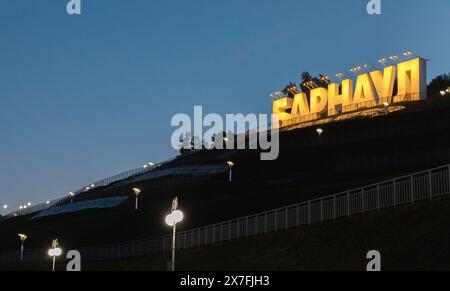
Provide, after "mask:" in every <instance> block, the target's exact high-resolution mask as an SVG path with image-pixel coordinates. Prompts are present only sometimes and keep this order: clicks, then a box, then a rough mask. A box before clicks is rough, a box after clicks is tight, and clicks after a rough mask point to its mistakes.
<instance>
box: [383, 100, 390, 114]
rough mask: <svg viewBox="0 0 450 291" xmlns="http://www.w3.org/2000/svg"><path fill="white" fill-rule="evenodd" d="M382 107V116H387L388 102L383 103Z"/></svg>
mask: <svg viewBox="0 0 450 291" xmlns="http://www.w3.org/2000/svg"><path fill="white" fill-rule="evenodd" d="M383 106H384V114H385V115H388V114H389V103H388V102H384V103H383Z"/></svg>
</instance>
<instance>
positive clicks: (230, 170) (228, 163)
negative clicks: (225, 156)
mask: <svg viewBox="0 0 450 291" xmlns="http://www.w3.org/2000/svg"><path fill="white" fill-rule="evenodd" d="M227 165H228V169H229V171H228V178H229V181H230V183H231V181H232V180H233V167H234V162H232V161H228V162H227Z"/></svg>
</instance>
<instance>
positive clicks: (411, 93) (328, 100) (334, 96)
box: [273, 58, 427, 127]
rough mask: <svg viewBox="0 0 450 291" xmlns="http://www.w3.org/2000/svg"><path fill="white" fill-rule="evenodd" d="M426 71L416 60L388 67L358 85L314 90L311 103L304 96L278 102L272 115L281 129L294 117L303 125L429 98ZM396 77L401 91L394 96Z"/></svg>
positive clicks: (367, 75) (350, 82)
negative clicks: (349, 113)
mask: <svg viewBox="0 0 450 291" xmlns="http://www.w3.org/2000/svg"><path fill="white" fill-rule="evenodd" d="M426 71H427V64H426V61H425V60H424V59H422V58H415V59H412V60H409V61H405V62H402V63H399V64H398V65H397V66H390V67H386V68H384V71H383V72H382V71H378V70H376V71H373V72H370V73H365V74H362V75H359V76H358V77H357V80H356V85H354V84H353V83H354V82H353V80H351V79H347V80H343V81H342V83H341V84H336V83H332V84H329V85H328V89H325V88H315V89H312V90H311V92H310V101H309V104H308V98H307V96H306V94H304V93H299V94H296V95H295V96H294V98H289V97H286V98H281V99H278V100H275V101H274V102H273V114H274V115H276V116H277V118H278V123H277V124H276V125H275V124H274V125H275V126H276V127H281V126H283V122H284V121H287V120H291V119H293V118H298V120H299V121H298V123H301V122H307V121H313V120H316V119H320V118H324V117H327V116H334V115H338V114H342V113H347V112H352V111H358V110H361V109H366V108H371V107H375V106H379V105H383V104H385V103H389V104H391V103H399V102H405V101H418V100H424V99H426V98H427V83H426ZM396 78H397V88H398V90H397V91H398V92H397V95H396V96H393V95H394V85H395V81H396Z"/></svg>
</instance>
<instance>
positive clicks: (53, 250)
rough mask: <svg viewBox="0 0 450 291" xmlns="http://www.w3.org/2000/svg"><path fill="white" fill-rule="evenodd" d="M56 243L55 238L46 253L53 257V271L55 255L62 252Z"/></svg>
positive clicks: (53, 269) (59, 254) (57, 255)
mask: <svg viewBox="0 0 450 291" xmlns="http://www.w3.org/2000/svg"><path fill="white" fill-rule="evenodd" d="M58 245H59V243H58V240H57V239H55V240H53V242H52V247H51V249H49V250H48V255H49V256H50V257H52V258H53V268H52V271H53V272H54V271H55V265H56V257H59V256H61V254H62V250H61V249H60V248H59V246H58Z"/></svg>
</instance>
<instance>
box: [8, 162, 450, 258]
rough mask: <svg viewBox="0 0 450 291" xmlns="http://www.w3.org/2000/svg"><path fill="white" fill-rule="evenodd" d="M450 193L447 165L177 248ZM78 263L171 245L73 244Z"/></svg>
mask: <svg viewBox="0 0 450 291" xmlns="http://www.w3.org/2000/svg"><path fill="white" fill-rule="evenodd" d="M449 194H450V165H446V166H443V167H439V168H435V169H431V170H427V171H424V172H419V173H415V174H411V175H407V176H403V177H398V178H395V179H391V180H387V181H384V182H381V183H377V184H372V185H368V186H365V187H361V188H357V189H353V190H350V191H346V192H342V193H338V194H335V195H331V196H327V197H323V198H320V199H315V200H311V201H307V202H302V203H298V204H294V205H289V206H286V207H282V208H279V209H274V210H270V211H266V212H262V213H258V214H255V215H250V216H247V217H242V218H238V219H234V220H230V221H226V222H222V223H218V224H214V225H209V226H204V227H200V228H196V229H192V230H188V231H183V232H180V233H178V234H177V241H176V245H177V249H179V250H180V249H189V248H195V247H200V246H207V245H211V244H216V243H221V242H226V241H232V240H239V239H243V238H247V237H250V236H256V235H260V234H266V233H269V232H276V231H285V230H289V229H292V228H299V227H302V226H307V225H311V224H318V223H323V222H326V221H331V220H335V219H339V218H344V217H350V216H353V215H361V214H364V213H367V212H374V211H379V210H381V209H385V208H393V207H399V206H402V205H408V204H414V203H416V202H418V201H423V200H432V199H434V198H437V197H441V196H444V195H449ZM74 249H76V250H79V251H80V252H81V254H82V260H83V261H108V260H122V259H127V258H133V257H140V256H146V255H150V254H157V253H164V252H168V251H170V249H171V236H170V235H166V236H160V237H154V238H150V239H145V240H139V241H132V242H124V243H117V244H112V245H103V246H97V247H88V248H74ZM17 258H18V252H0V260H2V261H5V260H6V261H8V260H17ZM24 258H25V260H26V261H32V262H36V261H44V260H46V259H48V258H46V256H45V255H43V252H42V251H38V252H26V253H25V256H24Z"/></svg>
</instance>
